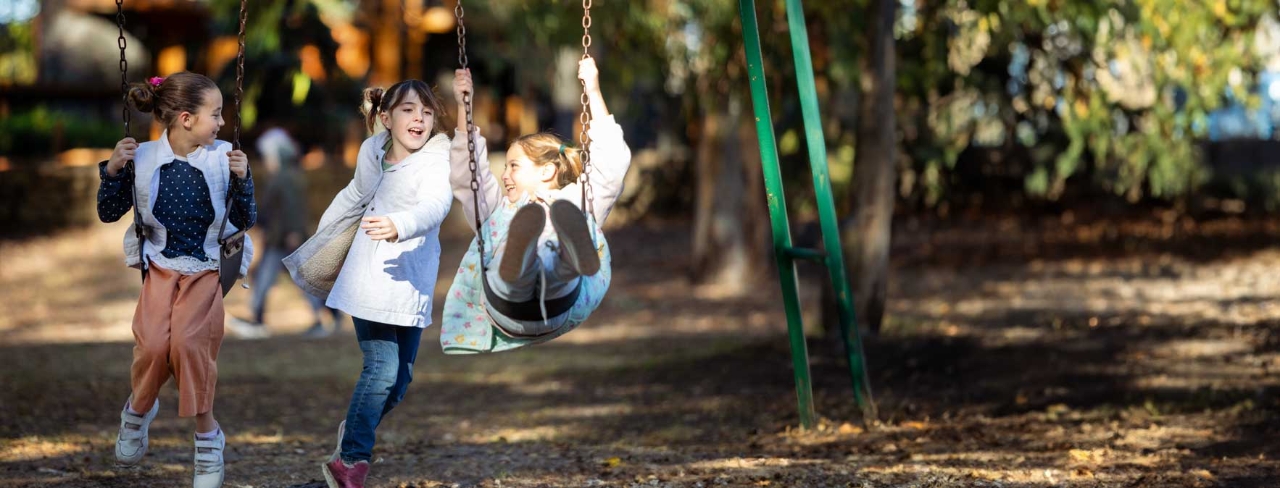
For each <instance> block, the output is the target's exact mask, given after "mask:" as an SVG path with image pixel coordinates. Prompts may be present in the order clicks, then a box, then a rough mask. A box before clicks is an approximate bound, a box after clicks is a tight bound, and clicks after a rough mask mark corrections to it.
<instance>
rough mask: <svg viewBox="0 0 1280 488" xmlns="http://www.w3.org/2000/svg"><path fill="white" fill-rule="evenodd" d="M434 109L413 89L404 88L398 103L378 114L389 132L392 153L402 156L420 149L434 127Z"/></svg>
mask: <svg viewBox="0 0 1280 488" xmlns="http://www.w3.org/2000/svg"><path fill="white" fill-rule="evenodd" d="M435 115H436V114H435V111H434V110H432V108H431V107H430V106H428V105H427V104H426V103H424V102H423V100H422V98H421V97H419V96H418V93H417V92H416V91H414V90H404V96H403V97H401V99H400V100H399V102H398V103H396V104H395V105H393V106H390V107H387V109H386V111H384V112H382V113H381V114H379V117H380V118H381V119H382V125H383V126H385V127H386V128H387V130H388V131H390V132H391V140H392V151H393V153H392V154H395V155H397V156H398V157H401V158H403V157H404V156H407V155H408V154H409V153H413V152H415V151H417V150H419V149H422V146H423V145H426V143H427V139H428V138H430V137H431V132H432V129H434V128H435Z"/></svg>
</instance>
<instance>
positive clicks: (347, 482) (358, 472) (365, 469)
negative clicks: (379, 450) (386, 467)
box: [320, 459, 369, 488]
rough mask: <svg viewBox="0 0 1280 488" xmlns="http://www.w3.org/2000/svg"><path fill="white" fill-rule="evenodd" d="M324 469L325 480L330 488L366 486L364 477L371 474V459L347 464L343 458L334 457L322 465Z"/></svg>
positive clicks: (361, 487)
mask: <svg viewBox="0 0 1280 488" xmlns="http://www.w3.org/2000/svg"><path fill="white" fill-rule="evenodd" d="M320 469H321V470H323V471H324V480H325V481H327V482H329V488H364V479H365V477H366V476H369V461H358V462H356V463H355V464H354V465H351V466H347V465H346V464H345V463H343V462H342V459H334V460H332V461H329V462H327V463H324V464H322V465H320Z"/></svg>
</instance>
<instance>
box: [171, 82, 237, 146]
mask: <svg viewBox="0 0 1280 488" xmlns="http://www.w3.org/2000/svg"><path fill="white" fill-rule="evenodd" d="M202 99H203V101H202V102H201V103H200V107H199V108H197V109H196V111H195V112H184V113H183V114H181V115H179V116H178V120H177V122H178V123H179V124H180V125H181V126H182V128H183V129H185V130H187V131H188V132H189V133H190V134H191V137H192V139H193V140H194V141H195V142H196V143H197V144H200V145H202V146H208V145H212V144H213V141H214V139H217V138H218V130H219V129H222V126H223V125H226V121H225V120H224V119H223V118H222V92H220V91H218V90H217V89H216V88H214V89H208V90H205V91H204V94H203V96H202Z"/></svg>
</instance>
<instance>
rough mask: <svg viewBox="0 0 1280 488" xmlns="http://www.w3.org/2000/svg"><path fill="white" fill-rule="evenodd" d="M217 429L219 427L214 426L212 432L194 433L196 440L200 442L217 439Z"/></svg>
mask: <svg viewBox="0 0 1280 488" xmlns="http://www.w3.org/2000/svg"><path fill="white" fill-rule="evenodd" d="M219 427H221V426H220V425H214V426H213V430H211V431H209V432H196V439H200V440H202V441H211V440H214V439H217V438H218V430H219Z"/></svg>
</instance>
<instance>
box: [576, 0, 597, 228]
mask: <svg viewBox="0 0 1280 488" xmlns="http://www.w3.org/2000/svg"><path fill="white" fill-rule="evenodd" d="M590 48H591V0H582V59H588V58H590V57H591V51H590ZM581 81H582V97H581V100H582V114H581V115H580V116H579V121H580V122H582V132H580V133H579V134H578V141H579V144H580V146H579V150H580V151H582V175H581V176H580V178H581V180H582V210H583V211H584V212H587V214H589V215H590V214H592V213H593V212H594V211H595V208H594V207H595V193H594V192H592V191H591V173H590V172H589V170H590V168H591V136H589V135H588V134H587V131H588V130H590V129H591V110H590V103H591V99H590V98H589V97H587V82H586V80H581Z"/></svg>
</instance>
